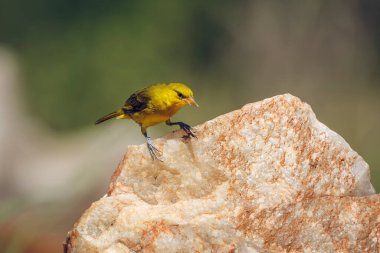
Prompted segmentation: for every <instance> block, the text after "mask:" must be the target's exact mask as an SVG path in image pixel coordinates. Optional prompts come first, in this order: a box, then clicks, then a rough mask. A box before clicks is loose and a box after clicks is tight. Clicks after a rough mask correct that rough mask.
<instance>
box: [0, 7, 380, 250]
mask: <svg viewBox="0 0 380 253" xmlns="http://www.w3.org/2000/svg"><path fill="white" fill-rule="evenodd" d="M379 24H380V2H379V1H375V0H373V1H371V0H364V1H322V0H320V1H312V0H308V1H303V2H299V1H290V0H289V1H259V0H251V1H248V0H236V1H227V0H219V1H202V0H193V1H184V0H182V1H179V0H178V1H177V0H173V1H169V0H162V1H147V0H142V1H128V0H124V1H121V0H114V1H104V0H82V1H74V0H34V1H26V0H2V1H1V3H0V43H1V44H0V46H1V47H2V48H3V49H4V48H5V50H7V51H8V52H11V54H12V55H13V56H14V57H15V58H16V62H17V64H16V65H17V67H18V68H20V71H18V72H17V76H18V79H19V80H20V81H19V83H20V87H19V88H18V89H17V94H18V97H16V98H15V100H17V102H14V103H16V104H20V107H21V108H23V109H22V110H24V114H25V115H28V116H27V117H28V118H29V117H30V118H32V119H31V120H32V121H33V122H34V123H33V124H35V125H36V127H35V128H36V129H40V130H36V131H39V135H38V136H39V138H37V137H35V136H36V135H35V134H33V133H34V132H33V131H35V130H33V131H32V130H31V134H30V136H31V137H25V138H21V139H28V140H31V141H30V143H31V144H30V145H31V146H33V147H35V146H36V145H37V146H38V145H41V148H40V149H41V150H44V149H43V147H42V146H43V145H45V144H46V143H47V142H48V143H50V144H49V145H51V146H49V149H50V150H49V151H51V150H56V152H57V153H59V154H58V155H57V156H54V157H62V160H64V161H66V160H67V159H66V158H64V157H65V156H64V155H62V154H63V153H64V152H63V151H62V149H65V150H66V149H71V148H67V147H78V145H77V143H81V144H83V143H88V142H89V141H88V140H90V139H96V140H98V139H97V138H100V135H103V136H104V135H105V132H102V130H99V129H97V130H93V122H94V120H95V119H97V118H98V117H99V116H102V115H103V114H104V113H108V112H109V111H112V110H113V109H115V108H117V107H119V106H120V105H121V104H122V103H123V102H124V100H125V99H126V98H127V97H128V95H129V94H131V93H132V92H133V91H135V90H136V89H139V88H141V87H144V86H146V85H147V84H151V83H155V82H172V81H181V82H184V83H188V84H189V85H190V86H191V87H192V88H193V90H194V92H195V95H196V98H197V101H198V103H199V104H200V105H201V107H200V108H199V109H198V110H197V111H195V110H187V109H185V110H183V112H180V113H179V116H178V118H181V119H186V122H189V123H191V124H192V125H196V124H199V123H202V122H204V121H206V120H208V119H211V118H213V117H215V116H217V115H220V114H223V113H226V112H228V111H231V110H234V109H237V108H239V107H241V106H242V105H244V104H246V103H249V102H254V101H257V100H261V99H263V98H266V97H270V96H274V95H278V94H282V93H291V94H293V95H296V96H299V97H300V98H301V99H302V100H304V101H306V102H307V103H309V104H310V105H311V106H312V108H313V110H314V111H315V113H316V115H317V117H318V118H319V119H320V120H321V121H322V122H323V123H325V124H326V125H327V126H329V127H330V128H331V129H333V130H335V131H336V132H338V133H339V134H340V135H342V136H343V137H344V138H345V139H346V140H347V141H348V143H350V145H351V146H352V147H353V148H354V149H355V150H356V151H358V153H359V154H360V155H362V156H363V157H364V158H365V160H366V161H367V162H368V163H369V165H370V167H371V173H372V182H373V184H374V186H375V188H376V189H377V191H378V190H379V189H380V173H379V168H380V158H379V152H378V150H379V149H378V143H379V142H380V133H379V131H378V129H379V124H380V117H379V116H380V113H379V108H380V85H379V84H380V71H379V70H380V68H379V66H380V29H378V28H379ZM5 119H8V118H5ZM3 121H4V122H2V124H5V125H6V124H7V123H8V121H5V120H4V118H3ZM28 122H29V121H28ZM112 124H119V126H121V125H122V126H121V128H120V129H117V133H118V134H121V135H124V134H125V135H127V134H129V135H133V134H136V135H138V136H137V137H136V139H134V140H133V141H135V143H142V142H143V141H144V140H143V138H139V137H140V136H139V130H138V129H137V130H136V129H134V128H133V127H135V126H133V125H132V123H126V122H122V124H120V123H119V122H118V123H110V125H112ZM15 125H17V124H15ZM23 125H29V123H25V122H24V123H23ZM30 125H32V123H30ZM26 127H27V126H25V127H23V128H21V130H20V132H28V131H27V130H25V129H26ZM129 127H130V128H129ZM135 128H136V127H135ZM157 129H158V134H156V135H157V136H158V135H162V134H163V133H165V132H167V131H169V130H168V128H167V127H158V128H157ZM23 130H25V131H23ZM103 130H108V131H111V129H104V128H103ZM93 131H96V132H93ZM115 131H116V130H115ZM46 136H49V137H46ZM78 136H80V137H78ZM45 137H46V138H49V141H46V142H44V141H41V140H43V139H44V138H45ZM52 139H53V140H54V141H52ZM6 140H7V141H8V142H9V143H13V142H14V139H13V137H12V135H10V136H9V137H8V139H6ZM110 140H112V141H114V140H117V141H119V142H120V143H121V144H119V146H118V149H117V148H115V149H110V150H113V153H112V154H113V156H112V161H107V162H106V161H104V163H100V164H99V163H97V165H96V166H98V167H102V168H99V169H94V168H95V167H96V166H95V165H93V164H91V165H88V164H86V165H83V164H76V163H74V162H73V164H75V165H72V166H71V167H70V168H71V169H73V170H77V171H79V172H78V173H79V174H75V173H73V174H70V176H68V178H69V179H70V181H69V179H65V180H67V181H65V180H63V179H62V180H60V178H59V177H62V178H63V175H62V174H61V173H63V172H62V170H61V171H58V172H57V173H52V172H51V171H46V170H43V169H40V170H38V169H36V168H42V167H39V166H37V165H38V164H40V163H39V162H35V164H37V165H36V168H31V172H30V173H35V174H36V175H37V172H35V171H39V173H40V174H38V175H40V176H41V177H39V178H37V179H36V180H35V184H32V185H33V187H32V186H30V188H25V189H24V188H23V189H24V190H20V185H22V184H23V183H24V182H28V180H24V181H20V182H19V180H20V177H23V173H25V172H22V173H21V172H20V173H13V172H12V173H13V174H12V173H11V172H10V171H11V170H14V171H17V169H15V168H20V171H21V170H22V168H21V167H22V166H21V165H20V166H19V167H17V166H16V165H14V164H13V163H9V162H7V163H2V164H1V166H2V168H1V169H0V173H1V174H0V183H2V186H1V187H0V189H1V190H2V193H1V194H0V197H1V198H2V200H3V201H2V203H3V204H2V206H1V207H0V224H3V225H2V227H3V228H4V229H3V231H2V232H1V233H0V236H1V237H0V245H1V246H0V251H1V252H61V246H60V242H61V241H62V240H63V237H64V233H65V231H67V230H69V229H70V228H71V227H72V224H73V223H74V222H75V220H76V219H77V218H78V217H79V215H80V213H82V212H83V210H84V209H85V208H87V207H88V205H89V203H91V202H92V201H94V200H96V199H98V198H99V197H100V196H101V195H102V194H103V193H104V191H105V187H106V185H107V184H108V179H109V176H110V175H111V173H112V170H113V168H114V167H115V166H116V165H117V162H118V160H119V159H120V156H121V155H122V150H123V149H125V147H126V145H127V144H128V143H129V142H128V140H129V137H127V136H125V138H120V137H119V138H116V137H110V138H109V139H108V142H107V141H104V142H102V143H103V144H104V143H113V142H111V141H110ZM12 141H13V142H12ZM22 141H23V140H20V143H22ZM133 141H132V142H133ZM8 142H7V143H8ZM4 143H5V142H3V144H2V145H4V146H5V145H6V144H4ZM51 143H54V144H51ZM70 143H71V144H70ZM94 143H95V142H94ZM18 145H19V146H25V145H24V144H17V145H16V144H12V145H11V144H9V146H12V147H13V148H12V149H9V150H12V152H13V151H15V152H18V149H16V148H15V147H19V146H18ZM62 145H64V147H62ZM70 145H72V146H70ZM83 145H84V144H83ZM109 145H114V144H109ZM45 146H47V145H45ZM52 146H54V148H51V147H52ZM102 148H104V147H102V146H100V145H99V143H97V144H88V146H84V148H82V149H81V150H80V152H79V151H78V152H79V154H81V155H82V156H83V154H82V153H81V152H82V151H83V150H87V151H88V150H92V149H96V150H99V149H102ZM24 152H25V154H29V155H30V156H33V158H34V159H36V161H40V160H41V159H42V158H39V157H38V155H36V154H34V153H33V154H31V153H30V152H31V151H30V150H27V151H24ZM65 152H66V151H65ZM72 152H74V151H72ZM78 152H77V153H78ZM88 152H90V151H88ZM99 152H100V151H99ZM9 153H11V151H9ZM41 154H42V155H41ZM41 154H40V155H41V156H44V154H45V155H46V152H45V151H44V152H42V151H41ZM65 154H66V153H65ZM70 154H71V153H70ZM70 154H69V153H67V157H73V154H71V155H70ZM91 154H92V153H91ZM59 155H61V156H59ZM103 156H105V155H104V154H103ZM4 157H5V155H4ZM15 159H16V160H17V157H16V158H15ZM53 160H54V161H56V159H53ZM63 163H65V162H63ZM15 164H16V163H15ZM53 164H54V163H53ZM12 166H13V167H12ZM62 166H65V165H62ZM32 167H33V166H32ZM53 167H55V166H53ZM58 167H59V166H58ZM64 168H66V167H64ZM32 169H33V170H32ZM89 170H91V171H95V172H94V175H95V174H96V173H98V175H99V176H97V177H96V176H94V177H92V179H86V177H88V175H87V173H88V171H89ZM100 171H102V172H100ZM65 173H66V172H65ZM67 173H68V172H67ZM27 175H28V174H27ZM27 175H24V176H25V177H28V176H27ZM57 175H58V179H57V178H55V179H54V180H55V181H54V180H53V178H54V176H55V177H57ZM100 175H101V176H100ZM103 176H106V179H104V177H103ZM107 176H108V177H107ZM39 180H40V181H39ZM50 180H52V182H58V183H59V182H64V183H61V184H63V186H62V187H63V188H54V185H55V183H52V185H51V186H50V185H46V188H43V187H42V188H41V189H40V191H35V190H36V189H35V188H37V187H38V185H40V184H39V183H41V182H42V181H44V182H46V181H50ZM89 180H93V181H96V180H97V182H98V183H93V184H91V187H89ZM65 182H71V183H74V184H75V185H79V186H75V187H74V188H73V189H74V190H73V192H74V193H73V194H72V195H70V196H66V197H65V196H63V197H62V196H61V195H65V193H67V192H66V191H62V189H64V188H65ZM99 182H100V183H99ZM58 183H57V184H58ZM26 184H27V183H26ZM43 184H46V183H43ZM81 185H82V186H81ZM49 187H50V188H49ZM66 187H67V185H66ZM28 189H29V190H28ZM30 189H31V190H30ZM46 189H50V190H51V191H52V192H50V193H51V196H50V198H48V197H46V198H43V199H42V200H41V199H39V198H38V197H36V198H37V199H39V200H38V201H35V200H34V199H33V198H31V196H32V194H35V195H33V196H40V192H43V193H44V194H45V193H46V192H47V191H48V190H46ZM54 191H56V192H59V193H60V194H61V195H59V196H60V198H58V197H57V196H58V195H54V194H53V193H54ZM48 192H49V191H48ZM78 192H79V193H80V194H79V193H78ZM75 193H78V194H77V195H75ZM28 194H29V195H28ZM57 194H58V193H57ZM73 203H75V207H73ZM65 207H66V209H65ZM41 208H42V209H43V211H41ZM67 209H70V210H67ZM71 209H73V210H71ZM46 215H47V217H49V219H51V220H52V221H53V223H52V222H50V223H49V222H46V221H45V220H46V219H45V218H44V217H45V216H46ZM53 217H55V218H53ZM57 217H58V218H57ZM30 220H33V221H34V223H32V224H33V226H27V227H26V228H25V229H21V228H20V227H19V226H21V225H24V224H23V223H24V222H27V221H30ZM52 224H54V225H52ZM34 226H36V227H41V228H43V229H42V230H41V231H40V232H39V233H36V232H35V231H34ZM49 238H50V239H49Z"/></svg>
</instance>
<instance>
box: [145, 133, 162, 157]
mask: <svg viewBox="0 0 380 253" xmlns="http://www.w3.org/2000/svg"><path fill="white" fill-rule="evenodd" d="M146 145H147V147H148V150H149V154H150V157H152V160H154V159H157V160H159V161H161V162H162V160H161V159H160V158H159V156H161V155H162V153H161V151H160V150H159V149H158V148H156V147H155V146H154V145H153V142H152V139H151V138H150V137H146Z"/></svg>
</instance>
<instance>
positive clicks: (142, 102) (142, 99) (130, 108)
mask: <svg viewBox="0 0 380 253" xmlns="http://www.w3.org/2000/svg"><path fill="white" fill-rule="evenodd" d="M148 102H149V97H148V96H147V95H146V94H145V92H144V90H142V91H139V92H136V93H133V94H132V95H131V96H130V97H129V98H128V99H127V101H125V103H124V106H123V111H124V113H126V114H131V113H135V112H140V111H142V110H144V109H145V108H147V106H148Z"/></svg>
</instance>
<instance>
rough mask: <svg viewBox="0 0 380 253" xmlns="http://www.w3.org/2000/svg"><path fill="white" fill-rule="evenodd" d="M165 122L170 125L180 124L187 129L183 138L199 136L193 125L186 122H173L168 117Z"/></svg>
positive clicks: (183, 128)
mask: <svg viewBox="0 0 380 253" xmlns="http://www.w3.org/2000/svg"><path fill="white" fill-rule="evenodd" d="M165 123H166V125H169V126H173V125H179V127H180V128H181V129H182V130H183V131H185V133H186V135H184V136H182V138H184V139H188V138H191V137H195V138H197V136H195V134H194V132H193V131H192V130H191V126H189V125H188V124H186V123H183V122H171V121H170V119H168V120H167V121H166V122H165Z"/></svg>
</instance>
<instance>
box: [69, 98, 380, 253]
mask: <svg viewBox="0 0 380 253" xmlns="http://www.w3.org/2000/svg"><path fill="white" fill-rule="evenodd" d="M195 130H196V132H197V136H198V139H192V140H190V141H188V142H184V141H183V140H182V139H181V138H180V137H181V135H182V134H183V133H182V132H180V131H177V132H174V133H171V134H169V135H167V136H166V137H164V138H161V139H157V140H156V141H155V144H156V145H157V147H159V149H161V150H162V151H163V162H159V161H155V162H152V160H151V158H150V156H149V154H148V151H147V148H146V146H145V145H140V146H130V147H129V148H128V151H127V153H126V154H125V156H124V158H123V160H122V161H121V163H120V165H119V167H118V168H117V169H116V171H115V172H114V174H113V176H112V180H111V184H110V187H109V191H108V193H107V195H106V196H104V197H103V198H101V199H100V200H99V201H97V202H95V203H93V204H92V206H91V207H90V208H89V209H88V210H87V211H86V212H85V213H84V214H83V215H82V217H81V218H80V220H79V221H78V223H77V224H76V225H75V226H74V229H73V230H72V231H71V232H70V233H69V234H68V237H67V241H66V246H67V250H68V252H379V249H380V248H379V247H380V246H379V245H380V244H379V243H380V241H379V240H380V196H379V195H374V189H373V187H372V185H371V183H370V178H369V168H368V165H367V164H366V162H365V161H364V160H363V159H362V158H361V157H360V156H359V155H358V154H357V153H356V152H355V151H353V150H352V149H351V148H350V146H349V145H348V144H347V143H346V142H345V141H344V139H343V138H342V137H340V136H339V135H338V134H336V133H334V132H333V131H331V130H330V129H328V128H327V127H326V126H325V125H323V124H322V123H320V122H318V121H317V120H316V118H315V115H314V113H313V112H312V110H311V108H310V106H309V105H307V104H305V103H303V102H301V101H300V100H299V99H298V98H296V97H293V96H291V95H288V94H287V95H282V96H276V97H273V98H269V99H266V100H264V101H261V102H257V103H254V104H248V105H246V106H244V107H243V108H242V109H240V110H237V111H234V112H231V113H228V114H225V115H222V116H220V117H217V118H215V119H213V120H211V121H208V122H206V123H205V124H203V125H200V126H197V127H196V128H195ZM369 195H371V196H369Z"/></svg>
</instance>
